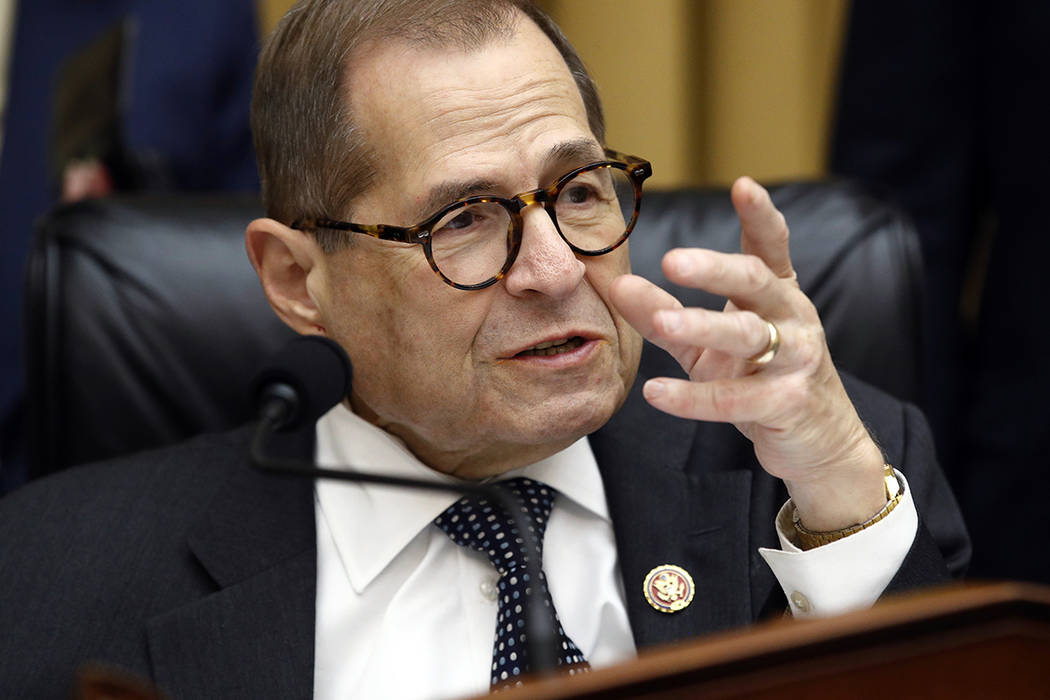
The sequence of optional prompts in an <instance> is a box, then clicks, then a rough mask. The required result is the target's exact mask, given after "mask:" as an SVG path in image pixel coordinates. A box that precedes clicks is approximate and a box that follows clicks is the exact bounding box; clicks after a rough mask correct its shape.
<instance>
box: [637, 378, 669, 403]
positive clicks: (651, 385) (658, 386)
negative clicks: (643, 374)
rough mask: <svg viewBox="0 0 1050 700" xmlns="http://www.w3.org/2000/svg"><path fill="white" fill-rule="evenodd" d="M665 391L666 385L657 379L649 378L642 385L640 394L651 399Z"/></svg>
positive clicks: (658, 396)
mask: <svg viewBox="0 0 1050 700" xmlns="http://www.w3.org/2000/svg"><path fill="white" fill-rule="evenodd" d="M666 391H667V386H666V385H665V384H664V383H663V382H661V381H660V380H659V379H650V380H649V381H647V382H646V383H645V386H643V387H642V396H644V397H645V398H647V399H649V400H652V399H658V398H660V397H661V396H663V395H664V393H665V392H666Z"/></svg>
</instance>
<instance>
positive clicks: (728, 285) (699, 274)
mask: <svg viewBox="0 0 1050 700" xmlns="http://www.w3.org/2000/svg"><path fill="white" fill-rule="evenodd" d="M662 267H663V271H664V275H665V276H666V277H667V279H669V280H670V281H671V282H674V283H675V284H680V285H682V286H683V287H693V288H696V289H703V290H706V291H708V292H711V293H712V294H718V295H719V296H723V297H727V298H729V299H731V300H732V301H733V303H734V304H735V305H736V306H737V307H739V308H741V309H750V310H752V311H756V312H757V313H758V314H759V315H762V316H766V317H768V318H780V317H782V316H783V315H784V313H783V310H784V309H785V308H787V306H788V305H790V303H791V294H792V292H793V291H794V290H793V289H792V287H791V286H789V285H785V284H783V280H781V279H780V278H779V277H777V276H776V275H775V274H773V271H772V270H771V269H770V268H769V267H768V266H767V265H766V264H765V262H764V261H763V260H762V259H761V258H758V257H756V256H754V255H740V254H736V253H719V252H717V251H714V250H707V249H706V248H676V249H675V250H672V251H669V252H668V253H667V254H666V255H664V258H663V263H662Z"/></svg>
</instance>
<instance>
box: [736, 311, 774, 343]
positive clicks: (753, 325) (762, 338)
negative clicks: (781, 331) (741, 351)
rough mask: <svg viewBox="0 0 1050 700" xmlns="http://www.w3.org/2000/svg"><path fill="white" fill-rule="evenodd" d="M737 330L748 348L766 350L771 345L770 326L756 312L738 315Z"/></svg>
mask: <svg viewBox="0 0 1050 700" xmlns="http://www.w3.org/2000/svg"><path fill="white" fill-rule="evenodd" d="M736 323H737V329H738V332H739V334H740V336H741V337H742V338H743V339H744V344H745V345H746V346H747V347H748V348H752V349H758V348H764V347H765V346H766V345H768V344H769V326H767V325H766V322H765V321H764V320H763V319H762V317H761V316H759V315H758V314H756V313H754V312H747V313H744V314H738V315H737V317H736Z"/></svg>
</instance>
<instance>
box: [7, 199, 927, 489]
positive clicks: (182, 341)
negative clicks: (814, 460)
mask: <svg viewBox="0 0 1050 700" xmlns="http://www.w3.org/2000/svg"><path fill="white" fill-rule="evenodd" d="M773 199H774V201H775V202H776V203H777V205H778V206H779V207H780V209H781V210H782V211H783V212H784V214H785V215H786V217H787V220H788V222H789V224H790V226H791V230H792V251H793V259H794V262H795V266H796V268H797V270H798V275H799V282H800V283H801V285H802V287H803V289H805V290H806V292H807V293H808V294H809V295H810V297H811V298H812V299H813V301H814V303H815V304H816V306H817V308H818V309H819V311H820V313H821V317H822V318H823V320H824V324H825V328H826V331H827V338H828V343H829V345H830V347H831V350H832V356H833V357H834V358H835V360H836V363H837V364H838V366H839V367H840V368H841V369H845V370H848V371H850V372H852V373H853V374H855V375H857V376H860V377H861V378H863V379H865V380H867V381H868V382H870V383H872V384H875V385H876V386H880V387H882V388H883V389H885V390H887V391H889V392H890V393H893V394H896V395H897V396H899V397H902V398H905V399H911V398H914V397H915V396H916V393H917V389H916V388H917V383H918V377H917V371H918V370H917V357H918V337H919V333H918V330H919V328H918V323H919V321H918V309H919V304H918V298H919V293H920V274H921V273H920V266H919V250H918V245H917V241H916V237H915V234H914V232H913V230H912V229H911V227H910V225H909V224H908V223H907V222H905V221H904V220H903V219H902V218H901V217H900V215H899V214H898V213H897V212H896V211H895V210H892V209H890V208H888V207H886V206H884V205H882V204H880V203H878V202H876V201H874V200H872V199H870V198H869V197H867V196H865V195H864V194H863V193H862V192H861V191H859V190H858V189H857V188H855V187H853V186H851V185H849V184H841V183H836V184H827V183H823V184H791V185H783V186H780V187H775V188H773ZM259 213H260V206H259V203H258V201H257V199H256V198H254V197H249V196H245V197H235V198H231V197H229V196H224V197H221V198H219V197H189V196H165V197H141V198H133V199H109V200H94V201H86V202H82V203H78V204H75V205H71V206H66V207H62V208H59V209H57V210H56V211H54V212H52V213H51V214H50V215H49V216H47V217H46V218H45V219H44V220H43V221H42V223H41V224H40V226H39V228H38V231H37V234H36V238H35V240H34V245H33V249H32V252H31V256H30V260H29V267H28V274H27V287H28V289H27V295H26V297H27V305H28V309H27V314H26V317H27V319H28V328H27V337H26V349H27V353H26V354H27V358H28V377H27V386H28V396H29V409H30V411H29V427H28V430H29V432H28V436H27V439H28V443H29V449H30V476H32V477H36V476H40V475H43V474H46V473H49V472H52V471H55V470H58V469H61V468H63V467H65V466H68V465H71V464H76V463H80V462H85V461H91V460H96V459H101V458H105V457H109V456H113V455H118V454H122V453H127V452H132V451H135V450H139V449H144V448H147V447H152V446H156V445H162V444H166V443H171V442H175V441H177V440H180V439H182V438H185V437H188V436H191V435H194V434H197V433H200V432H205V431H213V430H222V429H225V428H229V427H232V426H235V425H238V424H240V423H243V422H245V421H247V420H250V419H251V417H252V410H251V406H250V403H249V400H248V391H247V386H248V384H249V382H250V379H251V377H252V375H253V374H254V372H255V370H256V369H257V368H258V366H259V364H260V363H261V362H262V360H263V359H264V358H265V357H266V356H267V355H268V354H269V353H271V352H272V351H274V350H275V349H276V348H278V347H279V346H281V344H282V343H283V342H284V341H285V340H286V339H287V338H289V337H290V336H291V331H290V330H288V329H287V328H286V327H285V326H284V325H283V324H282V323H281V322H280V321H278V320H277V318H276V316H275V315H274V314H273V312H272V311H271V310H270V308H269V306H268V304H267V303H266V300H265V298H264V296H263V294H262V291H261V289H260V286H259V283H258V280H257V278H256V276H255V273H254V271H253V270H252V269H251V266H250V264H249V263H248V259H247V256H246V255H245V253H244V246H243V231H244V227H245V224H246V223H247V222H248V221H249V220H250V219H252V218H254V217H255V216H258V215H259ZM675 246H704V247H708V248H714V249H718V250H725V251H733V250H738V249H739V224H738V222H737V220H736V217H735V215H734V214H733V211H732V207H731V205H730V202H729V196H728V193H727V192H726V191H724V190H681V191H671V192H647V193H646V196H645V199H644V200H643V203H642V215H641V218H640V220H639V222H638V226H637V229H636V230H635V232H634V233H633V234H632V236H631V254H632V260H633V263H634V269H635V271H636V272H638V273H639V274H642V275H644V276H646V277H649V278H650V279H653V280H655V281H660V282H663V283H665V284H666V282H665V281H664V280H663V275H662V273H661V272H660V267H659V262H660V257H661V256H662V255H663V253H664V252H665V251H667V250H668V249H670V248H672V247H675ZM672 291H674V292H675V293H676V294H678V295H679V298H681V299H682V301H683V302H684V303H686V304H700V305H703V306H707V307H710V308H717V307H720V306H721V304H722V300H720V299H717V298H714V297H712V296H710V295H707V294H705V293H702V292H698V291H696V290H684V289H672ZM669 371H675V368H674V366H673V362H672V361H670V360H669V358H667V356H666V355H664V354H663V353H659V354H656V353H653V354H652V358H651V359H649V360H647V361H646V363H645V364H644V365H643V367H642V369H641V374H642V376H655V375H657V374H665V373H667V372H669Z"/></svg>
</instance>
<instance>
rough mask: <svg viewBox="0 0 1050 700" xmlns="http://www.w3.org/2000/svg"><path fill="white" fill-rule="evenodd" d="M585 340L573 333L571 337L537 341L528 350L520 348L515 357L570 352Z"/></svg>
mask: <svg viewBox="0 0 1050 700" xmlns="http://www.w3.org/2000/svg"><path fill="white" fill-rule="evenodd" d="M585 342H587V341H586V340H584V339H583V338H581V337H580V336H578V335H574V336H573V337H571V338H562V339H561V340H551V341H548V342H545V343H539V344H538V345H534V346H533V347H531V348H529V349H528V350H522V351H521V352H519V353H518V354H517V355H515V357H528V356H530V355H540V356H547V355H561V354H562V353H566V352H572V351H573V350H575V349H576V348H578V347H580V346H581V345H583V344H584V343H585Z"/></svg>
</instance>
